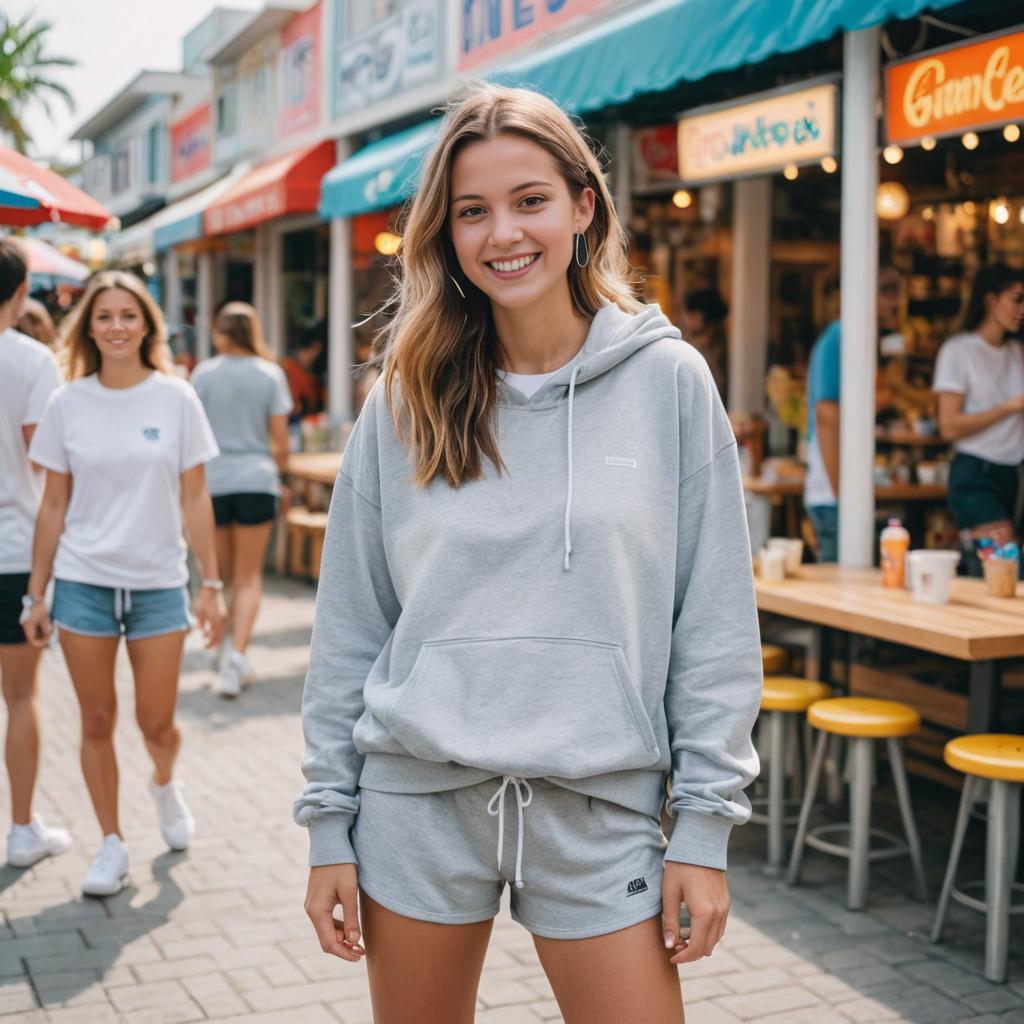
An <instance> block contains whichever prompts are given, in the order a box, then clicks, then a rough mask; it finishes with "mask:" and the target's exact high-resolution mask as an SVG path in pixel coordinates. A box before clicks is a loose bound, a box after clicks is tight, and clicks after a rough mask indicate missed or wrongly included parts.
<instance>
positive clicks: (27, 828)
mask: <svg viewBox="0 0 1024 1024" xmlns="http://www.w3.org/2000/svg"><path fill="white" fill-rule="evenodd" d="M70 845H71V837H70V836H69V835H68V834H67V832H65V831H64V829H62V828H47V827H46V825H45V824H43V819H42V818H40V817H39V815H38V814H36V815H33V817H32V821H31V823H30V824H28V825H12V826H11V831H10V832H8V833H7V863H8V864H10V866H11V867H12V868H30V867H32V865H33V864H35V863H37V862H38V861H41V860H42V859H43V858H44V857H56V856H58V855H59V854H62V853H64V852H65V851H66V850H67V849H68V847H69V846H70Z"/></svg>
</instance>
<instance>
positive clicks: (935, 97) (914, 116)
mask: <svg viewBox="0 0 1024 1024" xmlns="http://www.w3.org/2000/svg"><path fill="white" fill-rule="evenodd" d="M885 94H886V96H885V105H886V134H887V135H888V138H889V141H890V142H914V141H916V140H917V139H920V138H922V137H923V136H925V135H950V134H957V133H959V132H962V131H966V130H967V129H969V128H983V127H986V126H993V125H1000V124H1005V123H1006V122H1008V121H1024V31H1019V32H1013V33H1010V34H1008V35H1001V36H994V37H992V38H989V39H983V40H981V41H980V42H973V43H964V44H961V45H958V46H953V47H949V48H948V49H944V50H936V51H934V52H933V53H929V54H926V55H924V56H922V57H914V58H912V59H911V60H905V61H900V62H899V63H898V64H890V65H889V66H888V67H887V68H886V69H885Z"/></svg>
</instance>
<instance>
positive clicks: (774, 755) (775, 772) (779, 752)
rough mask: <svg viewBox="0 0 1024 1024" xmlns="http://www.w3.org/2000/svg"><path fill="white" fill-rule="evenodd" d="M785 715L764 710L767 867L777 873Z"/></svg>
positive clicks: (781, 846) (780, 852) (781, 843)
mask: <svg viewBox="0 0 1024 1024" xmlns="http://www.w3.org/2000/svg"><path fill="white" fill-rule="evenodd" d="M785 726H786V716H785V715H784V714H783V713H782V712H781V711H769V712H768V870H769V872H771V873H772V874H776V873H778V871H779V870H780V868H781V867H782V862H783V858H784V856H785V852H784V850H785V835H784V833H783V829H784V828H785V823H784V818H785V804H784V802H783V801H784V799H785V795H786V792H785V791H786V748H785V743H784V734H785Z"/></svg>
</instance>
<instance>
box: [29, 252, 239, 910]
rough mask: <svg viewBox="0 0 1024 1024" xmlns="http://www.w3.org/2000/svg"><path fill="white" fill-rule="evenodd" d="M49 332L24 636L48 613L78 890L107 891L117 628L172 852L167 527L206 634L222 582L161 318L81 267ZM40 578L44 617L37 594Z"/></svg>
mask: <svg viewBox="0 0 1024 1024" xmlns="http://www.w3.org/2000/svg"><path fill="white" fill-rule="evenodd" d="M64 340H65V344H66V346H67V352H68V366H69V376H70V383H68V384H66V385H65V386H64V387H62V388H59V389H58V390H57V391H55V392H54V393H53V395H52V396H51V397H50V399H49V401H48V402H47V405H46V408H45V409H44V410H43V415H42V418H41V419H40V421H39V426H38V427H37V428H36V431H35V434H34V435H33V437H32V445H31V447H30V449H29V458H30V459H31V460H32V461H33V462H34V463H36V464H37V465H39V466H42V467H44V468H45V470H46V484H45V487H44V490H43V498H42V504H41V505H40V508H39V513H38V515H37V517H36V527H35V538H34V542H33V548H32V575H31V577H30V578H29V581H28V588H27V593H26V595H25V597H24V599H23V603H24V605H25V613H26V614H25V616H24V619H23V625H24V629H25V636H26V637H27V639H28V640H29V642H30V643H32V644H35V645H36V646H37V647H43V646H45V645H46V643H47V641H48V640H49V637H50V632H51V628H52V626H51V622H52V625H54V626H56V627H57V628H58V630H59V632H60V644H61V648H62V649H63V651H64V657H65V660H66V661H67V664H68V671H69V673H70V675H71V682H72V684H73V685H74V688H75V693H76V694H77V696H78V703H79V706H80V709H81V718H82V748H81V763H82V774H83V775H84V776H85V784H86V786H87V787H88V790H89V795H90V797H92V803H93V808H94V810H95V812H96V818H97V820H98V823H99V826H100V829H101V832H102V835H103V844H102V846H101V847H100V850H99V853H98V854H97V856H96V858H95V860H94V861H93V862H92V865H91V866H90V868H89V870H88V872H87V873H86V876H85V879H84V880H83V882H82V892H83V894H85V895H87V896H113V895H114V894H115V893H117V892H120V890H121V889H122V888H123V887H124V885H125V881H126V879H127V876H128V851H127V847H126V846H125V843H124V839H123V838H122V834H121V825H120V817H119V812H118V767H117V758H116V755H115V751H114V723H115V722H116V720H117V693H116V690H115V687H114V665H115V663H116V659H117V651H118V647H119V646H120V642H121V634H122V633H123V634H124V636H125V641H126V643H127V647H128V660H129V661H130V662H131V668H132V675H133V677H134V682H135V718H136V721H137V722H138V724H139V729H140V731H141V732H142V736H143V739H144V740H145V743H146V749H147V751H148V753H149V756H150V758H151V760H152V762H153V775H152V777H151V778H150V783H149V789H150V793H151V794H152V796H153V800H154V802H155V804H156V810H157V817H158V820H159V823H160V831H161V834H162V835H163V837H164V841H165V842H166V843H167V845H168V846H169V847H170V848H171V849H172V850H184V849H185V848H186V847H187V846H188V844H189V841H190V839H191V838H192V833H193V831H194V828H195V821H194V820H193V818H192V815H191V813H190V812H189V809H188V806H187V805H186V803H185V800H184V797H183V796H182V792H181V786H180V785H179V783H178V781H177V779H176V778H175V777H174V765H175V761H176V760H177V756H178V750H179V748H180V746H181V733H180V732H179V731H178V728H177V726H176V725H175V722H174V709H175V704H176V703H177V698H178V676H179V672H180V669H181V658H182V651H183V649H184V646H185V636H186V635H187V633H188V631H189V630H190V629H191V628H192V626H193V625H194V623H195V619H194V618H193V616H192V613H191V611H190V609H189V596H188V590H187V588H186V584H187V582H188V569H187V567H186V562H185V555H186V548H185V538H184V536H183V527H186V528H187V530H188V537H189V540H190V541H191V543H192V547H193V549H194V551H195V554H196V560H197V561H198V563H199V566H200V569H201V571H202V574H203V583H202V588H201V590H200V592H199V596H198V597H197V599H196V602H195V613H196V618H198V620H199V623H200V625H201V626H202V628H203V631H204V633H205V634H206V640H207V643H208V645H210V646H212V645H214V644H215V643H219V641H220V633H221V630H222V628H223V624H224V603H223V599H222V596H221V593H220V592H221V591H222V590H223V589H224V585H223V583H222V582H221V580H220V578H219V575H218V571H217V550H216V545H215V542H214V529H213V509H212V508H211V506H210V496H209V494H208V493H207V490H206V479H205V475H204V473H203V463H204V462H207V461H209V460H210V459H211V458H213V457H214V456H215V455H216V454H217V445H216V443H215V441H214V439H213V434H212V433H211V431H210V425H209V423H208V422H207V420H206V414H205V413H204V412H203V407H202V405H201V404H200V402H199V399H198V398H197V397H196V393H195V392H194V391H193V390H192V388H191V387H190V386H189V385H188V384H186V383H185V382H184V381H182V380H179V379H178V378H177V377H175V376H174V375H173V374H172V373H171V372H170V361H169V359H168V353H167V344H166V330H165V327H164V319H163V315H162V314H161V312H160V308H159V306H157V304H156V303H155V302H154V301H153V298H152V296H151V295H150V294H149V292H148V291H147V290H146V286H145V285H144V284H143V283H142V282H141V281H140V280H139V279H138V278H137V277H135V276H134V275H132V274H126V273H123V272H122V271H119V270H108V271H103V272H102V273H100V274H97V275H96V276H95V277H93V279H92V281H91V282H90V284H89V287H88V289H87V290H86V292H85V295H84V297H83V298H82V301H81V302H80V303H79V305H78V306H77V307H76V308H75V310H73V311H72V313H71V314H70V316H69V319H68V322H67V324H66V329H65V331H64ZM51 575H52V576H53V577H54V588H53V610H52V619H51V613H50V612H48V611H47V607H46V599H45V596H44V595H45V593H46V587H47V584H48V583H49V581H50V577H51Z"/></svg>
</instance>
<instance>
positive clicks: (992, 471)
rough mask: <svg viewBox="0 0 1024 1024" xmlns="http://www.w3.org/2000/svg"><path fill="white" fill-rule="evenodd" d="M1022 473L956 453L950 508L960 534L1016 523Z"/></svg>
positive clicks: (1009, 467)
mask: <svg viewBox="0 0 1024 1024" xmlns="http://www.w3.org/2000/svg"><path fill="white" fill-rule="evenodd" d="M1019 486H1020V470H1019V469H1018V467H1017V466H1005V465H1002V464H1001V463H998V462H988V461H987V460H985V459H979V458H978V457H977V456H976V455H967V454H965V453H964V452H957V454H956V456H955V457H954V459H953V464H952V465H951V466H950V467H949V507H950V509H951V510H952V512H953V516H954V518H955V519H956V525H957V526H958V527H959V529H961V530H969V529H971V528H972V527H974V526H980V525H981V524H982V523H995V522H998V521H999V520H1001V519H1009V520H1010V521H1011V522H1012V520H1013V513H1014V511H1015V510H1016V508H1017V488H1018V487H1019Z"/></svg>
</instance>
